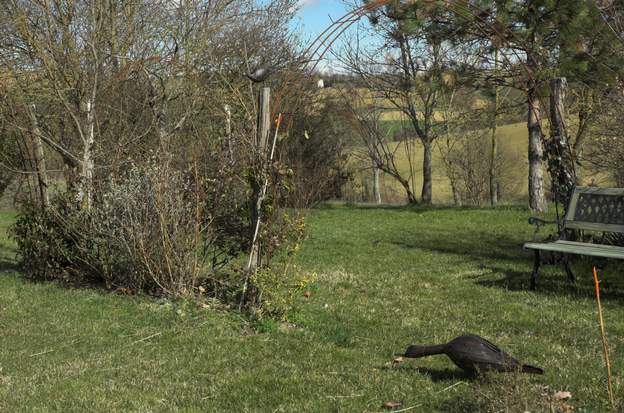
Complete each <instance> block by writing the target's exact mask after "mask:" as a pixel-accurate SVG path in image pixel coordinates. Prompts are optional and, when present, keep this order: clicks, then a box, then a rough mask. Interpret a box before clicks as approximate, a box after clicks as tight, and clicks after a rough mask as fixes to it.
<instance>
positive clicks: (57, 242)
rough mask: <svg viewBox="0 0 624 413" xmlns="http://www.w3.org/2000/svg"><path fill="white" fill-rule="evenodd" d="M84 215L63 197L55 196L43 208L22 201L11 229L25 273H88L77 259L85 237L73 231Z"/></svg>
mask: <svg viewBox="0 0 624 413" xmlns="http://www.w3.org/2000/svg"><path fill="white" fill-rule="evenodd" d="M84 218H86V215H84V214H82V213H80V212H79V211H76V210H75V209H74V208H73V207H72V206H71V203H70V202H69V200H68V199H67V198H66V197H58V198H57V199H56V200H55V201H54V202H53V206H52V207H51V208H49V209H46V210H43V209H41V208H40V206H39V205H33V204H30V203H26V204H24V205H22V207H21V209H20V212H19V214H18V216H17V220H16V222H15V224H14V225H13V226H12V227H11V233H12V236H13V237H14V239H15V241H16V244H17V250H18V252H19V255H20V259H21V265H22V267H23V269H24V271H25V273H26V275H27V276H29V277H32V278H33V279H37V280H53V279H61V280H65V281H82V280H83V277H89V272H85V271H84V270H86V268H85V266H84V265H85V263H84V262H83V261H82V260H81V259H80V258H82V254H81V253H80V251H81V250H82V244H83V242H84V241H85V239H84V238H83V237H82V236H81V234H80V233H79V232H77V231H76V230H77V229H78V228H79V227H80V223H84V222H87V221H86V220H84ZM87 228H88V227H86V226H85V228H84V229H87Z"/></svg>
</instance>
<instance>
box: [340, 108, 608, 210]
mask: <svg viewBox="0 0 624 413" xmlns="http://www.w3.org/2000/svg"><path fill="white" fill-rule="evenodd" d="M384 123H385V126H386V127H387V128H388V133H389V136H392V135H393V134H394V133H395V132H396V131H397V130H399V129H400V128H401V127H409V124H408V123H407V122H405V121H404V122H401V121H396V120H395V121H386V122H384ZM496 135H497V137H498V142H499V150H500V151H501V153H505V158H506V159H508V160H509V162H511V164H510V165H508V166H507V168H508V172H507V173H508V174H509V175H508V178H509V180H511V181H513V182H515V183H517V184H512V185H508V188H506V189H505V191H504V192H503V193H502V201H503V202H518V201H522V200H524V199H525V198H526V196H527V175H528V157H527V147H528V133H527V127H526V123H524V122H520V123H513V124H509V125H502V126H499V127H498V128H497V131H496ZM393 145H395V147H396V145H402V146H403V144H402V143H400V142H397V143H393ZM396 154H397V155H396V156H397V158H398V164H399V168H400V169H401V171H404V172H405V174H406V176H407V173H408V171H409V163H408V158H407V155H406V151H405V149H404V147H401V148H398V150H397V151H396ZM422 157H423V149H422V146H421V145H420V142H419V141H416V144H415V145H413V157H412V158H413V159H414V161H415V164H414V165H413V169H414V174H415V176H414V188H416V195H417V196H419V195H420V191H421V188H422ZM484 159H487V158H484ZM368 167H369V166H368V165H366V163H365V162H359V170H358V172H357V173H356V174H355V178H354V181H353V184H352V185H351V186H350V187H348V188H346V190H345V192H346V194H347V195H348V197H353V198H354V199H353V200H362V201H367V200H372V198H370V199H356V198H357V197H358V196H360V198H362V197H361V195H362V194H364V198H365V195H366V194H370V193H371V192H372V172H371V170H370V169H364V170H363V168H368ZM577 172H579V173H580V174H581V176H583V177H586V179H585V180H587V181H589V180H591V177H592V176H593V174H592V173H591V171H587V170H580V171H577ZM603 180H604V179H603ZM603 180H600V179H596V181H597V182H598V183H599V184H606V183H604V182H602V181H603ZM381 192H382V201H383V202H384V203H402V202H405V195H404V193H403V190H402V188H401V186H400V185H399V184H398V183H397V182H396V181H395V180H394V179H393V178H392V177H390V176H387V175H386V174H383V173H382V174H381ZM433 201H434V203H438V204H448V203H451V202H452V201H453V197H452V193H451V187H450V183H449V180H448V178H447V176H446V174H445V171H444V164H443V163H442V160H441V159H440V150H439V148H438V147H437V146H436V147H435V149H434V157H433Z"/></svg>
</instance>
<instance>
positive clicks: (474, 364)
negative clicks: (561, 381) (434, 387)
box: [399, 334, 544, 374]
mask: <svg viewBox="0 0 624 413" xmlns="http://www.w3.org/2000/svg"><path fill="white" fill-rule="evenodd" d="M435 354H446V355H447V356H448V358H450V359H451V360H452V361H453V363H455V364H456V365H457V366H458V367H460V368H462V369H463V370H465V371H467V372H469V373H477V372H484V371H501V372H513V371H521V372H523V373H531V374H544V370H542V369H540V368H539V367H533V366H529V365H528V364H522V363H520V362H519V361H518V360H516V359H515V358H513V357H511V356H510V355H509V354H507V353H505V352H504V351H503V350H501V349H500V348H498V347H497V346H496V345H495V344H493V343H490V342H489V341H487V340H486V339H484V338H482V337H479V336H477V335H474V334H465V335H463V336H459V337H456V338H454V339H453V340H451V341H449V342H448V343H446V344H434V345H426V346H419V345H412V346H409V347H408V348H407V350H405V354H399V355H400V356H403V357H409V358H419V357H426V356H433V355H435Z"/></svg>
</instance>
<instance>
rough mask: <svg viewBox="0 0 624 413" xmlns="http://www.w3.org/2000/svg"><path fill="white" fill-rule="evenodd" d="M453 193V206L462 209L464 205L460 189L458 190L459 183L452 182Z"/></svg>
mask: <svg viewBox="0 0 624 413" xmlns="http://www.w3.org/2000/svg"><path fill="white" fill-rule="evenodd" d="M451 191H452V192H453V204H454V205H455V206H458V207H460V206H461V205H462V200H461V194H460V193H459V188H457V183H456V182H455V181H454V180H453V181H451Z"/></svg>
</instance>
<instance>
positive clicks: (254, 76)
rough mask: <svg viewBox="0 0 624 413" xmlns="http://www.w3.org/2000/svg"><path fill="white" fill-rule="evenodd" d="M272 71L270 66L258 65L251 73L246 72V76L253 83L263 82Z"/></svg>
mask: <svg viewBox="0 0 624 413" xmlns="http://www.w3.org/2000/svg"><path fill="white" fill-rule="evenodd" d="M271 73H273V69H272V68H271V67H259V68H257V69H256V70H254V71H253V72H251V73H248V74H247V75H246V76H247V78H249V80H251V81H252V82H255V83H261V82H264V81H265V80H266V79H267V78H268V77H269V75H270V74H271Z"/></svg>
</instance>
